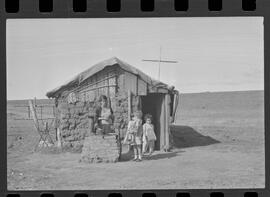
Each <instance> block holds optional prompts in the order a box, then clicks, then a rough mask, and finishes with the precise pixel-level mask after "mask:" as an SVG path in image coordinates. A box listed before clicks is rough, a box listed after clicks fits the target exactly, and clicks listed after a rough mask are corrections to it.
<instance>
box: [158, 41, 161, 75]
mask: <svg viewBox="0 0 270 197" xmlns="http://www.w3.org/2000/svg"><path fill="white" fill-rule="evenodd" d="M160 62H161V46H160V48H159V61H158V80H160Z"/></svg>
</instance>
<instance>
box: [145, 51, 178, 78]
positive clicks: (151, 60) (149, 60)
mask: <svg viewBox="0 0 270 197" xmlns="http://www.w3.org/2000/svg"><path fill="white" fill-rule="evenodd" d="M161 50H162V47H160V49H159V59H158V60H153V59H143V60H142V61H145V62H158V80H160V64H161V62H163V63H178V62H177V61H172V60H162V59H161Z"/></svg>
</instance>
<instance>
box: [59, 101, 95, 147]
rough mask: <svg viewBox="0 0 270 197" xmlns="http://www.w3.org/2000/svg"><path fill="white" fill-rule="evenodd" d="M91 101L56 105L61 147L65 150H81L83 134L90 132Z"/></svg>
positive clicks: (86, 134)
mask: <svg viewBox="0 0 270 197" xmlns="http://www.w3.org/2000/svg"><path fill="white" fill-rule="evenodd" d="M93 105H94V104H93V103H81V102H78V103H76V104H68V103H67V102H61V103H59V105H58V116H59V117H58V118H59V123H60V124H59V126H60V130H61V137H62V147H63V149H65V150H69V151H73V152H81V149H82V146H83V140H84V138H85V136H88V135H89V134H90V125H89V119H90V118H91V117H92V116H94V114H95V107H94V106H93Z"/></svg>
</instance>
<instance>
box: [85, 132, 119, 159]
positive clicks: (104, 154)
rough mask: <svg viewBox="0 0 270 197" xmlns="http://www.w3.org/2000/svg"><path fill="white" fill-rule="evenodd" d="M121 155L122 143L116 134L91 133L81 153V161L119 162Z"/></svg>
mask: <svg viewBox="0 0 270 197" xmlns="http://www.w3.org/2000/svg"><path fill="white" fill-rule="evenodd" d="M119 157H120V143H119V141H118V140H117V136H116V135H105V136H102V135H91V136H89V137H86V138H85V140H84V144H83V149H82V153H81V159H80V161H81V162H86V163H100V162H106V163H108V162H117V161H118V160H119Z"/></svg>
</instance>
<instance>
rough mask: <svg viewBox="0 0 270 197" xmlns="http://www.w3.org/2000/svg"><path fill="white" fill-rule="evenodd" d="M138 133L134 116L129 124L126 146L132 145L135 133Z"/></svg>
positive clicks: (125, 140)
mask: <svg viewBox="0 0 270 197" xmlns="http://www.w3.org/2000/svg"><path fill="white" fill-rule="evenodd" d="M135 132H136V122H135V116H134V115H132V117H131V120H130V121H129V122H128V127H127V133H126V136H125V139H124V144H128V145H130V144H132V143H134V141H135V136H134V133H135Z"/></svg>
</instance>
